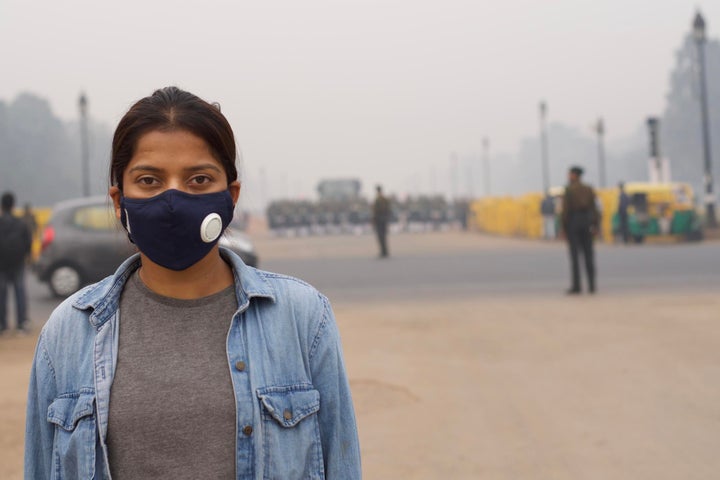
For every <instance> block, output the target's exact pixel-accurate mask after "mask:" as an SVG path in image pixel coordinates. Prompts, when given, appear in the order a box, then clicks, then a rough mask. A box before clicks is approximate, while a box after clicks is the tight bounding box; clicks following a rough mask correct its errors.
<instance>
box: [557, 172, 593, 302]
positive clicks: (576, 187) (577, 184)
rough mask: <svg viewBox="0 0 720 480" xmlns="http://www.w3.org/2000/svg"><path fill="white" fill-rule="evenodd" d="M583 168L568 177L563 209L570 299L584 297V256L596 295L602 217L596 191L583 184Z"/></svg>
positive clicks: (590, 283) (588, 275) (589, 278)
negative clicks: (595, 248)
mask: <svg viewBox="0 0 720 480" xmlns="http://www.w3.org/2000/svg"><path fill="white" fill-rule="evenodd" d="M582 174H583V169H582V168H581V167H572V168H571V169H570V171H569V173H568V180H569V183H568V185H567V187H566V188H565V195H564V196H563V205H562V226H563V231H564V234H565V237H566V239H567V242H568V247H569V251H570V265H571V274H572V278H571V284H570V289H569V290H568V291H567V293H568V294H570V295H575V294H579V293H581V291H582V289H581V282H580V262H579V258H578V257H579V255H580V254H581V253H582V256H583V258H584V259H585V272H586V273H587V280H588V291H589V292H590V293H595V290H596V288H597V285H596V281H595V254H594V252H593V237H594V236H595V234H596V233H597V231H598V225H599V223H600V218H599V215H598V210H597V204H596V197H595V191H594V190H593V189H592V187H590V186H589V185H586V184H584V183H582V182H581V181H580V177H581V176H582Z"/></svg>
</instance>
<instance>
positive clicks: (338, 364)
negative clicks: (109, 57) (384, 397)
mask: <svg viewBox="0 0 720 480" xmlns="http://www.w3.org/2000/svg"><path fill="white" fill-rule="evenodd" d="M235 157H236V148H235V141H234V137H233V133H232V130H231V128H230V125H229V124H228V122H227V120H226V119H225V117H224V116H223V115H222V114H221V113H220V111H219V109H217V108H215V107H214V106H212V105H210V104H208V103H207V102H205V101H203V100H201V99H199V98H197V97H196V96H194V95H192V94H190V93H188V92H184V91H182V90H180V89H178V88H175V87H169V88H164V89H162V90H158V91H156V92H155V93H153V94H152V95H151V96H149V97H146V98H143V99H142V100H140V101H138V102H137V103H136V104H135V105H134V106H133V107H132V108H131V109H130V110H129V111H128V113H127V114H126V115H125V116H124V117H123V118H122V120H121V121H120V123H119V125H118V127H117V130H116V131H115V136H114V138H113V146H112V164H111V167H110V182H111V187H110V197H111V198H112V201H113V204H114V207H115V214H116V216H117V218H118V219H119V220H120V221H121V222H122V225H123V226H124V227H125V229H126V230H127V233H128V236H129V238H130V239H131V240H132V241H133V242H134V243H135V244H136V246H137V247H138V250H139V254H137V255H135V256H133V257H131V258H129V259H128V260H127V261H125V262H124V263H123V264H122V265H121V266H120V267H119V268H118V270H117V272H116V273H115V274H114V275H113V276H111V277H108V278H106V279H104V280H102V281H100V282H99V283H97V284H95V285H91V286H89V287H86V288H85V289H83V290H81V291H80V292H78V293H77V294H75V295H73V296H72V297H70V298H68V299H67V300H66V301H65V302H63V303H62V304H61V305H60V306H59V307H58V308H57V309H56V310H55V311H54V312H53V314H52V316H51V317H50V319H49V320H48V322H47V324H46V325H45V327H44V328H43V330H42V333H41V334H40V337H39V339H38V344H37V349H36V353H35V361H34V364H33V369H32V374H31V379H30V391H29V400H28V412H27V434H26V453H25V476H26V478H29V479H45V478H58V479H59V478H72V479H86V478H110V477H112V478H113V479H114V480H118V479H120V480H122V479H134V480H137V479H150V478H152V479H158V478H172V479H199V478H208V479H221V478H237V479H255V478H273V479H283V480H287V479H294V478H297V479H301V478H302V479H322V478H327V479H343V480H346V479H355V478H360V454H359V446H358V439H357V430H356V426H355V417H354V412H353V407H352V400H351V398H350V390H349V386H348V381H347V377H346V374H345V368H344V365H343V358H342V351H341V346H340V341H339V337H338V331H337V326H336V324H335V320H334V317H333V313H332V310H331V308H330V305H329V304H328V301H327V299H326V298H325V297H324V296H322V295H321V294H319V293H318V292H317V291H316V290H315V289H313V288H312V287H310V286H309V285H307V284H305V283H303V282H301V281H299V280H296V279H293V278H290V277H286V276H282V275H277V274H273V273H268V272H262V271H258V270H255V269H253V268H250V267H247V266H246V265H244V264H243V262H242V260H240V258H239V257H238V256H236V255H235V254H234V253H232V252H230V251H229V250H225V249H222V248H219V247H218V244H217V241H218V238H219V236H220V234H221V233H222V231H223V230H224V229H225V227H227V225H228V223H229V222H230V221H231V219H232V215H233V209H234V206H235V203H236V202H237V200H238V196H239V194H240V183H239V182H238V180H237V170H236V168H235Z"/></svg>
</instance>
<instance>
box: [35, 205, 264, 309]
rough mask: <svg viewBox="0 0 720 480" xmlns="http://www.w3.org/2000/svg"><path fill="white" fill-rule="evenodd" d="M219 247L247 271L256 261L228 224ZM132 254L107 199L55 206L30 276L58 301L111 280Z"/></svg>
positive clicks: (248, 245) (242, 237)
mask: <svg viewBox="0 0 720 480" xmlns="http://www.w3.org/2000/svg"><path fill="white" fill-rule="evenodd" d="M219 243H220V245H222V246H224V247H227V248H229V249H230V250H232V251H234V252H235V253H237V254H238V255H240V257H241V258H242V259H243V261H244V262H245V263H246V264H247V265H250V266H252V267H255V266H257V264H258V256H257V253H256V252H255V248H254V246H253V244H252V242H251V241H250V239H249V238H248V237H247V236H246V235H245V234H243V233H242V232H241V231H239V230H238V229H236V228H233V224H231V226H230V227H229V228H228V229H227V230H226V231H225V233H224V234H223V236H222V237H220V242H219ZM136 251H137V248H136V247H135V245H133V244H132V243H131V242H130V241H129V240H128V237H127V233H126V232H125V229H124V228H123V227H122V225H121V224H120V222H119V221H118V220H117V219H116V217H115V211H114V209H113V205H112V202H111V200H110V199H109V198H108V197H105V196H101V197H88V198H80V199H75V200H67V201H64V202H60V203H58V204H57V205H55V207H54V208H53V211H52V214H51V215H50V220H49V221H48V223H47V224H46V225H45V226H44V228H43V233H42V247H41V252H40V256H39V257H38V260H37V261H36V262H35V264H34V265H33V270H34V272H35V274H36V275H37V277H38V279H39V280H40V281H41V282H46V283H47V284H48V286H49V287H50V291H51V292H52V293H53V294H54V295H56V296H59V297H66V296H68V295H70V294H72V293H75V292H76V291H77V290H79V289H80V288H81V287H83V286H84V285H87V284H90V283H93V282H97V281H98V280H101V279H103V278H105V277H106V276H108V275H111V274H112V273H113V272H114V271H115V270H116V269H117V267H118V266H120V264H121V263H122V262H123V261H124V260H125V259H127V258H128V257H129V256H130V255H132V254H133V253H135V252H136Z"/></svg>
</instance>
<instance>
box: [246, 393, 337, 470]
mask: <svg viewBox="0 0 720 480" xmlns="http://www.w3.org/2000/svg"><path fill="white" fill-rule="evenodd" d="M257 396H258V398H259V399H260V404H261V410H262V429H263V430H262V442H263V463H264V478H266V479H273V480H276V479H278V480H279V479H282V480H293V479H313V480H321V479H324V478H325V467H324V462H323V452H322V444H321V443H320V426H319V423H318V418H317V413H318V412H319V411H320V392H318V391H317V390H315V389H314V388H313V386H312V385H309V384H300V385H288V386H273V387H265V388H260V389H258V391H257Z"/></svg>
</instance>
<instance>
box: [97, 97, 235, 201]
mask: <svg viewBox="0 0 720 480" xmlns="http://www.w3.org/2000/svg"><path fill="white" fill-rule="evenodd" d="M155 130H159V131H173V130H186V131H188V132H190V133H192V134H193V135H197V136H198V137H200V138H202V139H203V140H204V141H205V143H207V144H208V147H209V148H210V152H211V153H212V155H213V157H215V158H216V159H217V160H218V161H219V162H220V163H221V164H222V165H223V167H224V168H225V174H226V175H227V181H228V184H230V183H231V182H234V181H235V180H237V176H238V175H237V167H236V166H235V158H236V157H237V150H236V147H235V136H234V135H233V131H232V128H231V127H230V124H229V123H228V121H227V119H226V118H225V116H224V115H223V114H222V113H220V108H219V105H217V104H214V105H211V104H209V103H208V102H206V101H205V100H202V99H201V98H199V97H197V96H195V95H193V94H192V93H190V92H186V91H184V90H181V89H179V88H177V87H165V88H161V89H159V90H155V92H153V94H152V95H150V96H149V97H145V98H143V99H140V100H139V101H138V102H137V103H135V105H133V106H132V107H130V110H128V112H127V113H126V114H125V116H123V118H122V119H121V120H120V123H118V126H117V128H116V129H115V135H114V136H113V143H112V159H111V161H110V185H117V186H118V188H120V190H122V188H123V185H122V176H123V172H125V169H126V168H127V166H128V164H129V163H130V160H131V159H132V157H133V155H134V154H135V148H136V147H137V142H138V140H139V139H140V137H141V136H143V135H144V134H146V133H148V132H151V131H155Z"/></svg>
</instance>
